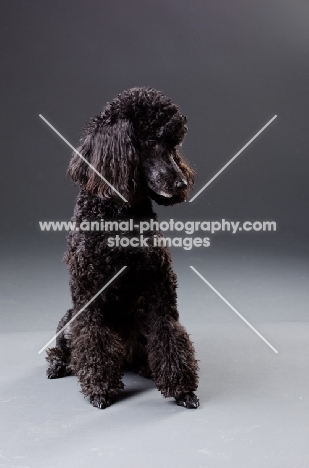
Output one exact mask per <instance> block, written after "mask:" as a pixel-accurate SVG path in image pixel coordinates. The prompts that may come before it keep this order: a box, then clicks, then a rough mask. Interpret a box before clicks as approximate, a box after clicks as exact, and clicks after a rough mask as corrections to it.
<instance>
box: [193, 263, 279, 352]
mask: <svg viewBox="0 0 309 468" xmlns="http://www.w3.org/2000/svg"><path fill="white" fill-rule="evenodd" d="M190 268H191V269H192V270H193V271H194V273H196V274H197V276H199V277H200V278H201V280H203V281H204V283H206V284H207V286H209V287H210V288H211V289H212V290H213V291H214V292H215V293H216V294H217V295H218V296H219V297H220V299H222V301H223V302H225V303H226V304H227V305H228V306H229V307H230V308H231V309H232V311H233V312H235V314H237V315H238V317H239V318H241V320H243V321H244V322H245V324H246V325H248V327H250V328H251V330H253V331H254V333H256V334H257V336H259V337H260V338H261V339H262V340H263V341H264V343H266V344H267V346H269V347H270V348H271V349H272V350H273V351H274V352H275V353H278V351H277V350H276V348H274V347H273V346H272V345H271V344H270V343H269V341H267V340H266V338H264V336H263V335H261V333H260V332H258V331H257V330H256V328H254V327H253V325H251V323H249V322H248V320H246V319H245V317H243V316H242V315H241V314H240V313H239V312H238V310H236V309H235V307H233V306H232V304H230V303H229V302H228V301H227V300H226V299H225V298H224V297H223V296H222V294H220V293H219V291H217V290H216V289H215V288H214V287H213V286H212V285H211V284H210V283H209V281H207V280H206V279H205V278H204V276H202V275H201V274H200V273H199V272H198V271H197V270H196V269H195V268H194V267H193V266H190Z"/></svg>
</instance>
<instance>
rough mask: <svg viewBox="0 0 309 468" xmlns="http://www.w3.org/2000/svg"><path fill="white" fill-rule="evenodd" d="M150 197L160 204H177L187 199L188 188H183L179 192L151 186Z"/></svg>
mask: <svg viewBox="0 0 309 468" xmlns="http://www.w3.org/2000/svg"><path fill="white" fill-rule="evenodd" d="M149 192H150V198H152V200H154V201H155V202H156V203H157V204H158V205H164V206H168V205H176V204H177V203H182V202H184V201H186V199H187V195H188V190H182V191H181V192H177V193H170V192H166V191H165V190H157V189H156V190H154V189H153V188H150V187H149Z"/></svg>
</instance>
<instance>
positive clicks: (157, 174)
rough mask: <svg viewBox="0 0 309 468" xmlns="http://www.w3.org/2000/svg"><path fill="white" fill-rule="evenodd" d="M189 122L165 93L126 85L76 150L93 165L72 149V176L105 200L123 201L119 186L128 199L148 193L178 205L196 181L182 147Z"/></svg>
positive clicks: (88, 130)
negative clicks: (130, 87) (182, 153)
mask: <svg viewBox="0 0 309 468" xmlns="http://www.w3.org/2000/svg"><path fill="white" fill-rule="evenodd" d="M186 122H187V119H186V117H185V116H184V115H182V114H181V113H180V111H179V108H178V106H176V105H175V104H173V103H172V101H171V100H170V99H169V98H168V97H166V96H165V95H164V94H163V93H162V92H160V91H157V90H155V89H153V88H149V87H147V88H132V89H128V90H126V91H124V92H123V93H122V94H119V95H118V96H117V98H115V99H114V100H113V101H111V102H110V103H108V104H107V105H106V106H105V108H104V109H103V111H102V112H101V114H99V115H97V116H96V117H95V118H94V119H92V120H91V121H90V122H89V123H88V125H87V126H86V128H85V130H84V135H83V137H82V139H81V141H80V146H79V147H78V148H77V151H78V152H79V153H80V154H81V155H82V156H83V158H84V159H86V160H87V161H88V163H89V164H90V165H91V166H92V167H90V166H89V165H88V164H87V162H86V161H85V160H84V159H83V158H81V157H80V156H79V155H78V154H76V153H75V152H74V153H73V156H72V159H71V162H70V165H69V168H68V175H69V176H70V177H71V178H72V179H73V180H74V181H75V182H77V183H79V184H80V185H81V187H82V188H84V189H86V190H88V191H89V192H91V193H92V194H94V195H97V196H99V197H102V198H108V199H114V200H117V201H119V202H121V201H122V200H121V198H120V197H119V195H118V194H117V192H116V191H115V190H114V189H116V190H117V191H118V192H119V193H121V195H122V196H123V197H124V198H125V199H126V200H127V201H128V202H129V203H134V202H135V201H137V200H138V199H140V198H141V197H145V195H146V196H150V197H151V198H153V199H154V200H155V201H157V202H158V203H159V204H163V205H172V204H175V203H180V202H182V201H184V200H185V199H186V198H187V195H188V192H189V190H190V188H191V186H192V184H193V179H194V172H193V170H192V169H191V168H190V167H189V166H188V164H187V163H185V161H184V159H183V157H182V155H181V153H180V149H179V145H180V144H181V143H182V140H183V138H184V136H185V134H186V131H187V126H186ZM93 168H94V169H95V170H94V169H93ZM98 173H99V174H101V175H102V176H103V177H104V179H105V180H106V181H107V182H109V184H110V185H109V184H108V183H106V182H105V181H104V180H103V179H102V178H101V177H100V176H99V175H98ZM112 187H113V188H114V189H113V188H112Z"/></svg>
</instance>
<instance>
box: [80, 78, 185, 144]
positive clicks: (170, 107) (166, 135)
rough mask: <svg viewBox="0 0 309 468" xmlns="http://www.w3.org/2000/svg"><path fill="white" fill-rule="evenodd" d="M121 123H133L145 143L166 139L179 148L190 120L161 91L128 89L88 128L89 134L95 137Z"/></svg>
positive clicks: (107, 106)
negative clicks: (106, 128) (94, 134)
mask: <svg viewBox="0 0 309 468" xmlns="http://www.w3.org/2000/svg"><path fill="white" fill-rule="evenodd" d="M119 119H122V120H128V121H130V122H131V124H132V127H133V130H134V135H135V137H136V138H137V139H140V140H142V141H145V140H146V139H147V138H154V139H158V140H161V139H163V140H164V141H165V142H166V143H170V144H172V145H177V144H179V143H180V142H181V141H182V140H183V138H184V136H185V134H186V132H187V126H186V122H187V118H186V116H185V115H183V114H181V112H180V110H179V107H178V106H177V105H176V104H174V103H173V102H172V100H171V99H170V98H169V97H167V96H165V95H164V94H163V93H162V91H158V90H156V89H154V88H151V87H141V88H131V89H126V90H125V91H123V92H122V93H121V94H118V96H117V97H116V98H115V99H113V100H112V101H110V102H109V103H107V104H106V106H105V107H104V109H103V110H102V112H101V113H100V114H99V115H97V116H96V117H95V118H94V119H92V121H91V122H90V123H89V124H88V125H87V127H86V133H92V132H93V131H95V130H96V129H97V128H98V127H101V126H102V125H103V126H104V125H113V124H115V123H116V122H118V121H119Z"/></svg>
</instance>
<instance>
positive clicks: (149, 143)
mask: <svg viewBox="0 0 309 468" xmlns="http://www.w3.org/2000/svg"><path fill="white" fill-rule="evenodd" d="M156 144H157V142H156V140H148V141H147V145H148V146H156Z"/></svg>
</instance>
